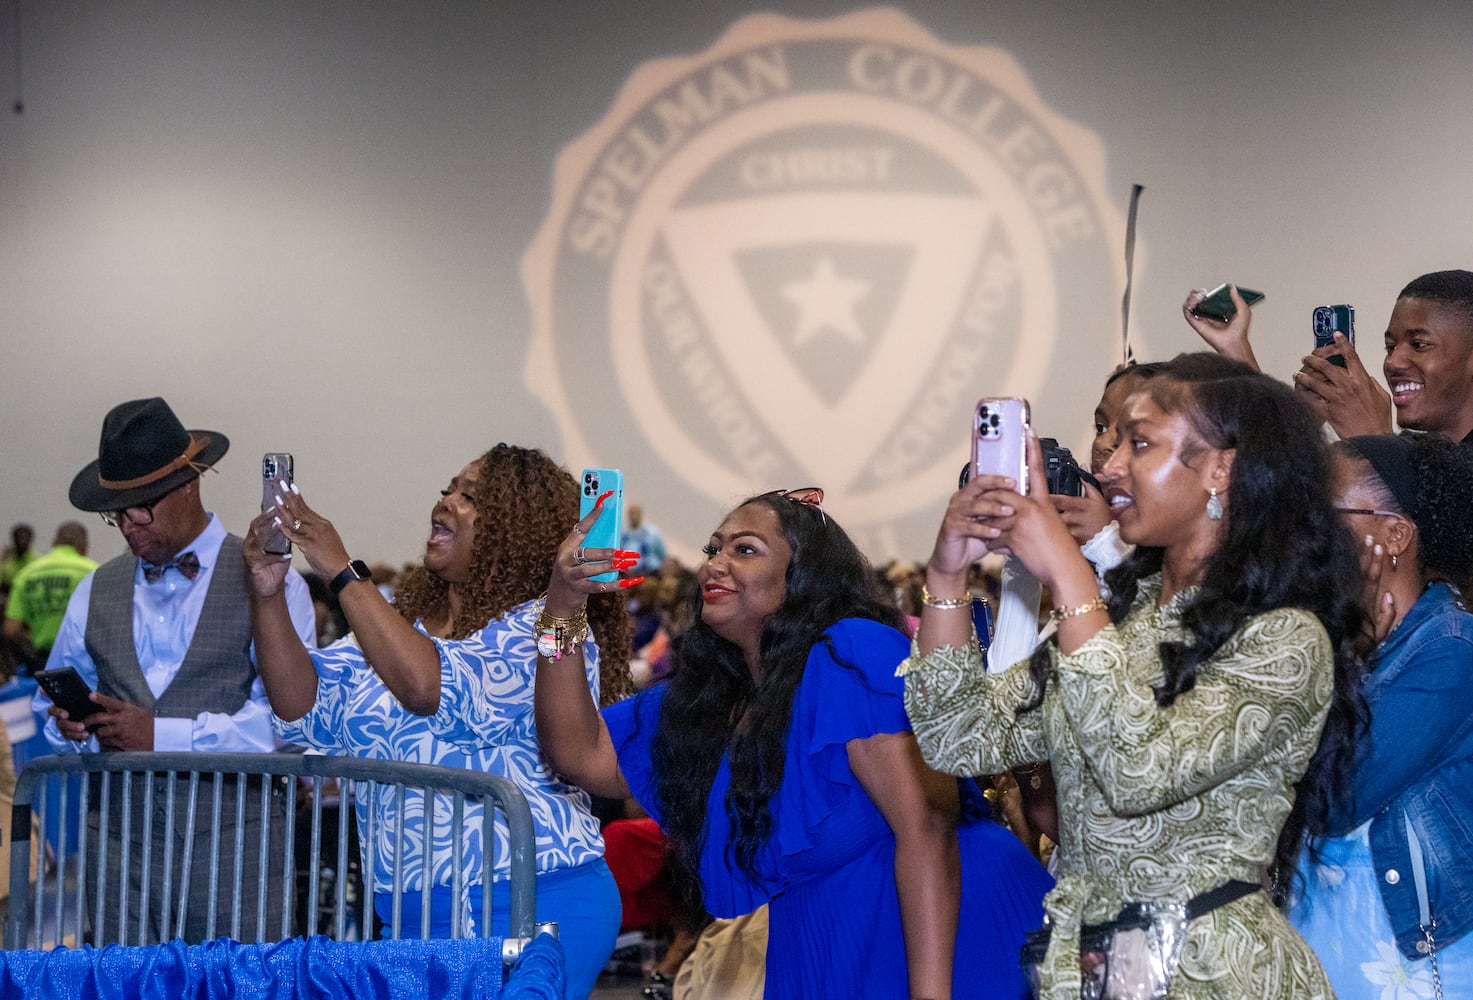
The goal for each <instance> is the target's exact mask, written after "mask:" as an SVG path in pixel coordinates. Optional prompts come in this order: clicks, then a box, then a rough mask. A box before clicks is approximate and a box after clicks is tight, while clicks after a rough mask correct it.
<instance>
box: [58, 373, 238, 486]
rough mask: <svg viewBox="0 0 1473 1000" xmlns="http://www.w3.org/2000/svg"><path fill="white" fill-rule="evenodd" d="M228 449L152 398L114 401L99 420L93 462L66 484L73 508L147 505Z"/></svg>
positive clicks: (212, 434) (219, 439)
mask: <svg viewBox="0 0 1473 1000" xmlns="http://www.w3.org/2000/svg"><path fill="white" fill-rule="evenodd" d="M229 447H230V439H229V438H227V437H226V436H225V435H224V434H221V433H220V432H218V431H188V430H185V429H184V425H183V424H182V423H180V422H179V418H178V417H176V416H174V411H173V410H171V409H169V404H168V403H166V402H164V401H163V400H162V399H161V398H159V397H158V396H155V397H153V398H152V399H135V400H132V401H130V402H127V403H119V404H118V405H117V406H114V407H113V408H112V409H111V410H109V411H108V414H107V416H106V417H105V418H104V419H103V421H102V440H101V441H100V442H99V443H98V445H97V461H95V462H92V463H90V464H89V465H88V466H87V467H86V468H85V469H83V470H82V471H81V472H79V473H77V475H76V478H75V479H73V480H72V488H71V493H70V498H71V501H72V506H73V507H76V508H77V509H79V510H93V511H98V510H102V511H106V510H122V509H123V508H124V507H140V506H143V505H144V504H149V503H153V502H154V501H155V500H158V499H159V498H161V497H163V496H164V495H165V494H166V493H171V492H173V491H174V490H176V489H178V488H179V487H180V486H183V485H184V484H185V483H187V482H189V481H190V480H191V479H194V478H196V477H197V476H198V475H199V474H200V473H201V472H203V471H204V470H205V469H208V468H209V467H210V466H212V465H214V464H215V463H216V462H218V461H219V460H220V457H221V456H222V455H224V454H225V451H226V449H228V448H229Z"/></svg>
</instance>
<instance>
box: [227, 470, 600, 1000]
mask: <svg viewBox="0 0 1473 1000" xmlns="http://www.w3.org/2000/svg"><path fill="white" fill-rule="evenodd" d="M577 520H578V488H577V484H576V483H575V482H574V480H573V477H572V476H571V475H569V474H568V473H567V472H566V471H565V470H563V469H560V468H558V467H557V466H556V465H555V464H554V463H553V462H552V460H551V459H549V458H548V457H547V456H546V455H544V454H543V453H542V452H540V451H535V450H532V449H528V448H518V447H514V446H512V445H507V444H498V445H497V446H496V447H494V448H492V449H491V450H490V451H488V452H486V454H484V455H482V456H481V457H479V458H477V459H475V460H474V461H472V462H471V463H470V464H468V465H467V466H466V467H465V468H464V469H462V470H461V471H460V472H459V473H458V474H457V475H455V476H454V477H453V478H451V480H450V483H449V485H448V486H447V487H446V488H445V489H443V490H441V491H440V498H439V500H438V501H437V502H436V503H435V505H434V507H433V509H432V510H431V512H430V532H429V539H428V540H427V541H426V543H425V554H424V563H423V566H422V567H421V568H420V569H418V570H416V571H415V572H413V573H411V574H410V576H409V577H408V578H407V579H406V580H405V581H404V582H403V584H402V586H401V587H400V588H399V590H398V592H397V594H396V601H395V603H394V604H390V603H389V602H388V601H387V600H385V599H384V596H383V594H382V593H381V592H380V591H379V588H378V587H377V586H376V585H375V584H374V582H373V580H372V578H371V574H370V572H369V569H368V567H367V566H366V565H364V564H363V563H362V562H361V561H358V560H353V559H351V558H350V556H349V553H348V549H347V548H346V547H345V546H344V544H343V541H342V539H341V538H340V537H339V535H338V533H337V530H336V529H335V528H334V527H333V526H332V523H331V522H330V521H328V520H327V519H326V518H324V517H323V516H322V515H320V514H318V513H316V512H315V511H313V510H312V509H311V508H310V507H308V506H307V503H306V501H305V500H303V499H302V497H301V495H300V494H299V493H297V492H295V491H292V492H289V493H286V494H283V495H282V496H281V500H280V503H279V505H278V507H277V508H276V510H275V511H274V512H269V511H268V512H267V513H265V514H262V515H261V516H260V517H258V518H256V519H255V520H254V521H253V522H252V523H251V534H250V539H249V542H248V544H247V546H246V560H247V563H248V566H249V569H250V587H251V594H252V601H251V623H252V625H253V627H254V629H255V636H256V648H257V653H258V657H259V659H260V663H261V676H262V679H263V680H264V681H265V682H266V692H267V694H268V695H270V698H271V707H272V709H273V710H274V711H275V713H276V717H277V720H276V725H277V729H278V730H279V731H280V732H281V734H282V735H283V737H284V738H286V739H289V740H292V741H293V742H300V743H305V744H307V745H308V746H311V747H315V748H317V749H319V750H323V751H326V752H329V753H338V754H348V755H353V756H358V757H369V758H377V759H381V760H407V761H412V762H415V763H422V764H440V765H444V766H448V767H464V768H474V769H476V770H481V771H487V772H490V773H492V774H499V775H502V776H504V777H507V778H509V779H511V780H512V781H514V782H516V783H517V785H518V786H519V787H520V788H521V789H522V791H523V792H524V793H525V794H526V796H527V801H528V804H529V805H530V806H531V809H532V821H533V824H534V826H535V829H536V834H537V872H538V874H537V912H538V919H539V920H555V921H557V922H558V924H559V929H560V936H561V939H562V942H563V947H564V948H565V949H566V950H567V953H568V980H569V996H571V997H585V996H587V995H588V993H589V992H590V991H591V990H592V989H593V985H594V981H595V980H596V979H597V978H598V972H599V970H600V969H601V968H602V967H603V965H604V963H605V962H606V961H608V958H609V954H610V952H612V951H613V947H614V939H615V937H616V936H617V935H618V932H619V894H618V890H617V889H616V888H615V885H614V880H613V878H612V876H611V875H610V874H609V869H608V867H607V866H606V865H605V864H604V860H603V852H604V844H603V839H602V838H601V837H600V836H599V831H598V823H597V822H596V821H595V820H594V818H593V815H592V814H591V813H590V811H589V802H588V796H587V795H586V794H585V793H584V792H583V791H581V790H580V789H578V788H574V787H572V786H570V785H567V784H565V783H564V782H563V781H562V780H560V779H559V778H558V777H557V776H556V775H555V774H554V773H553V772H552V770H551V769H550V768H549V767H548V766H547V764H546V762H545V761H544V760H543V758H542V755H541V754H540V753H539V750H538V745H537V733H536V729H535V728H534V726H533V719H532V680H533V675H534V672H535V670H536V668H537V649H538V643H539V631H538V626H537V624H536V623H537V621H538V618H539V614H540V612H541V609H542V601H541V599H540V595H541V593H542V590H543V588H544V587H545V586H546V583H547V578H548V574H549V573H550V572H551V570H552V563H553V559H554V557H555V556H556V555H557V549H558V543H559V542H560V541H561V540H562V538H563V536H564V535H566V534H567V532H568V530H569V529H570V528H571V527H572V526H573V524H574V523H575V522H576V521H577ZM278 529H280V530H282V531H283V532H284V533H285V534H286V536H287V537H288V538H289V539H290V540H291V541H292V543H293V544H294V545H295V546H296V548H297V551H298V552H299V553H300V554H301V555H302V557H303V558H305V559H306V560H307V562H308V563H309V564H310V565H311V567H312V569H313V570H314V571H316V572H317V573H320V574H321V575H322V576H323V577H324V578H325V579H327V580H330V581H331V583H330V585H329V586H330V589H331V590H332V591H333V592H334V593H335V596H336V597H337V598H338V601H339V604H340V606H341V608H342V611H343V613H344V615H345V616H346V617H347V620H348V625H349V626H350V627H351V629H352V634H351V635H349V636H347V637H346V638H344V639H342V640H340V641H338V642H336V643H334V644H333V645H331V646H329V647H328V648H326V649H321V650H310V649H308V648H306V647H305V646H304V645H303V644H302V643H301V642H300V641H298V639H297V636H296V634H295V632H294V631H293V630H292V628H291V627H290V623H289V622H288V621H287V618H286V608H285V605H284V603H283V602H282V597H281V580H282V576H283V574H284V573H285V571H286V565H287V562H286V560H285V559H283V558H282V557H279V556H273V555H270V554H269V553H267V552H266V551H265V542H266V541H267V539H268V538H269V537H270V536H271V534H272V533H273V532H274V531H276V530H278ZM628 562H629V561H626V560H622V559H621V560H620V562H619V564H620V566H621V567H622V566H625V565H627V564H628ZM588 618H589V619H590V621H591V623H592V629H593V636H594V637H596V642H595V639H594V638H593V637H591V638H590V639H589V641H588V643H586V646H587V649H586V655H584V656H581V657H579V660H578V662H579V664H580V669H579V673H578V683H579V685H580V687H581V694H582V697H584V698H589V696H590V692H591V693H592V698H589V700H590V703H591V702H592V701H593V700H594V699H597V698H598V697H599V696H600V694H602V695H603V696H604V697H608V698H617V697H619V696H622V695H623V694H624V693H625V692H626V691H627V690H628V688H629V680H628V677H629V674H628V659H629V619H628V616H627V615H626V614H625V612H624V607H623V604H622V601H621V600H620V598H619V597H617V596H609V597H602V598H599V599H598V600H596V601H594V602H592V603H591V605H590V607H589V609H588ZM377 805H378V808H379V810H380V816H378V817H376V818H374V829H376V830H377V831H379V832H378V833H377V834H376V836H378V837H380V838H382V839H380V841H379V843H378V844H377V848H376V851H377V853H376V857H377V859H378V864H377V870H376V871H373V872H371V873H368V876H367V877H368V878H370V879H371V880H372V883H371V884H372V891H373V893H374V907H375V910H376V912H377V914H378V916H379V918H380V919H381V920H383V921H384V923H385V925H386V928H385V933H389V931H390V929H389V928H388V927H387V925H388V924H389V922H390V921H391V919H392V913H393V910H392V887H393V878H394V872H393V870H392V859H393V858H394V857H395V856H396V854H395V851H394V845H393V844H391V843H389V842H388V840H387V837H388V836H389V831H390V830H391V824H390V823H389V822H387V821H386V818H387V817H388V816H390V815H397V812H398V809H399V806H400V803H399V801H398V798H397V796H395V795H394V794H392V793H391V792H390V793H388V794H381V795H380V797H379V801H378V803H377ZM404 805H405V815H406V817H407V819H406V823H407V826H408V830H409V833H408V836H409V837H411V838H414V839H417V838H419V837H422V836H424V834H425V831H424V830H423V828H422V826H423V822H424V820H423V800H422V797H421V796H419V795H418V794H417V793H413V792H409V793H406V795H405V803H404ZM359 808H360V809H362V808H363V806H361V805H360V806H359ZM451 815H452V814H451V808H450V803H449V801H448V798H447V799H446V800H445V801H443V802H436V803H435V806H434V816H433V822H434V824H435V828H436V829H435V833H436V838H435V848H434V854H433V859H432V862H431V863H432V866H433V871H432V872H430V873H428V874H426V873H425V872H424V871H422V869H421V864H422V862H421V852H420V851H419V850H417V849H416V850H410V851H407V852H405V854H406V857H405V870H404V871H403V872H402V873H401V874H402V876H403V884H404V886H405V889H406V892H405V894H404V896H403V899H402V901H401V909H400V919H401V926H399V927H398V928H397V931H398V934H399V936H400V937H418V936H421V935H420V926H419V920H420V912H421V899H420V893H421V892H422V891H424V888H425V886H426V885H428V886H429V891H430V896H431V905H432V918H431V920H432V922H431V926H430V935H429V936H432V937H443V936H446V935H447V934H448V933H449V932H450V930H451V908H452V907H454V908H456V909H457V910H458V911H459V913H460V915H461V927H462V928H466V929H470V930H475V927H476V924H475V922H476V921H477V920H479V919H480V913H481V896H482V893H483V892H484V891H485V883H486V882H487V881H491V882H494V886H493V888H492V891H493V893H494V895H493V907H492V909H493V912H495V913H506V912H507V909H508V906H509V904H510V892H509V886H508V883H507V881H506V880H507V876H508V867H507V859H508V857H509V852H508V844H507V841H506V830H505V826H504V824H502V823H500V822H498V824H497V830H496V840H497V843H496V845H495V851H496V853H495V857H496V859H497V867H496V869H495V871H492V872H486V871H483V870H482V865H483V859H484V857H485V850H486V845H484V844H483V843H482V842H481V823H482V816H481V811H480V806H479V804H478V803H467V805H466V808H465V817H464V823H463V825H462V828H461V830H460V831H453V832H452V831H450V830H448V827H449V825H450V822H451ZM369 820H370V817H368V816H366V815H363V814H361V813H360V815H359V817H358V828H359V829H360V830H367V829H368V828H369ZM452 833H453V835H452ZM456 851H459V852H461V854H462V857H463V858H464V862H465V865H466V870H467V873H468V881H469V882H470V889H469V891H468V893H467V894H466V895H465V897H464V898H461V899H452V898H451V897H450V882H451V878H452V873H453V867H452V865H453V860H452V859H453V855H454V853H455V852H456Z"/></svg>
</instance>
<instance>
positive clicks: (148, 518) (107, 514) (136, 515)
mask: <svg viewBox="0 0 1473 1000" xmlns="http://www.w3.org/2000/svg"><path fill="white" fill-rule="evenodd" d="M157 503H158V501H157V500H155V501H154V502H153V503H148V504H143V505H142V506H141V507H124V508H123V509H122V510H104V511H99V512H98V513H99V514H100V515H101V517H102V520H103V522H104V523H106V524H107V525H108V526H110V527H113V528H116V527H117V526H118V525H119V524H120V523H122V522H123V521H124V520H126V521H127V522H128V523H129V524H132V525H136V526H137V527H140V528H141V527H143V526H144V525H146V524H153V508H154V504H157Z"/></svg>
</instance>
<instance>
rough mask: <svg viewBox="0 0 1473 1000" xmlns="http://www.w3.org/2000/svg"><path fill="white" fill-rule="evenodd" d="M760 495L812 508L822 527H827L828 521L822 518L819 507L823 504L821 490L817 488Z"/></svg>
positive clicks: (810, 487) (775, 491)
mask: <svg viewBox="0 0 1473 1000" xmlns="http://www.w3.org/2000/svg"><path fill="white" fill-rule="evenodd" d="M762 495H763V496H765V497H777V498H778V499H779V500H791V501H793V502H794V503H801V504H802V505H803V506H805V507H812V508H813V509H814V510H816V511H818V517H819V520H820V521H821V522H822V524H823V525H824V527H828V523H829V519H828V518H827V517H825V516H824V512H823V508H822V507H821V506H819V505H820V504H822V503H823V490H821V489H820V488H819V487H817V486H802V487H799V488H798V489H796V490H773V491H772V492H771V493H764V494H762Z"/></svg>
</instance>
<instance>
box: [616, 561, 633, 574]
mask: <svg viewBox="0 0 1473 1000" xmlns="http://www.w3.org/2000/svg"><path fill="white" fill-rule="evenodd" d="M638 565H639V560H638V559H615V560H614V568H615V569H617V570H619V571H620V572H622V571H624V570H626V569H633V568H634V567H635V566H638Z"/></svg>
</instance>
